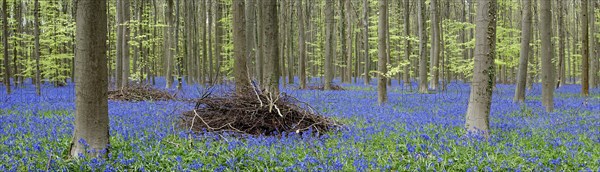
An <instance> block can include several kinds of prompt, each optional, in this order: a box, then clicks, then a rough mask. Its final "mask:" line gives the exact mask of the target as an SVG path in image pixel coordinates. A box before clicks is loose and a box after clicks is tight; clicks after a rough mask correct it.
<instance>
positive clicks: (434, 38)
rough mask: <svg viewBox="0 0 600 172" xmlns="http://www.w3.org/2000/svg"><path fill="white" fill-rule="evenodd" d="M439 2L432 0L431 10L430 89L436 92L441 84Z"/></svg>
mask: <svg viewBox="0 0 600 172" xmlns="http://www.w3.org/2000/svg"><path fill="white" fill-rule="evenodd" d="M436 1H437V0H430V5H431V8H430V9H429V10H430V11H431V51H430V54H431V55H430V57H429V63H430V64H429V69H430V73H431V74H432V75H431V76H432V77H431V81H430V83H429V87H430V88H431V89H433V90H436V89H437V87H438V82H439V78H438V77H439V73H440V72H439V58H440V57H439V56H440V51H439V48H440V37H439V34H440V31H439V21H438V14H437V13H438V12H437V2H436Z"/></svg>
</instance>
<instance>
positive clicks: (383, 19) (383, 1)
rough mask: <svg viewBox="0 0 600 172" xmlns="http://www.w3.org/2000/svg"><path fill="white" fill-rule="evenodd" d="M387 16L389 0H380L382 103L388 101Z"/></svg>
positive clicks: (379, 41) (380, 102)
mask: <svg viewBox="0 0 600 172" xmlns="http://www.w3.org/2000/svg"><path fill="white" fill-rule="evenodd" d="M387 17H388V2H387V0H379V26H378V27H377V31H378V34H377V39H378V40H377V42H378V44H377V49H378V53H377V54H378V58H379V60H378V62H377V63H378V65H377V68H378V69H377V70H378V71H379V74H378V76H379V81H378V82H377V93H378V94H377V95H378V96H377V102H379V105H382V104H384V103H386V102H387V78H386V74H387V53H388V51H387V48H388V47H387V33H388V31H387V25H388V24H387V22H388V20H387Z"/></svg>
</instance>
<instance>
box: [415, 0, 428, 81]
mask: <svg viewBox="0 0 600 172" xmlns="http://www.w3.org/2000/svg"><path fill="white" fill-rule="evenodd" d="M418 3H419V5H418V7H417V8H418V11H419V12H418V15H419V17H418V20H419V59H420V60H419V92H420V93H427V91H428V88H427V57H426V56H427V54H426V51H425V48H427V35H426V33H425V0H419V2H418Z"/></svg>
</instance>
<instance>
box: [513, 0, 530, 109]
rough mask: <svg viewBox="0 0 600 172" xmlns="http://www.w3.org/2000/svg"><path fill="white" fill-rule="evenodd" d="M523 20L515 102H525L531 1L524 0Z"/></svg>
mask: <svg viewBox="0 0 600 172" xmlns="http://www.w3.org/2000/svg"><path fill="white" fill-rule="evenodd" d="M521 14H522V15H523V19H522V20H521V51H520V53H521V54H520V55H521V56H520V58H519V71H518V72H519V73H518V75H517V86H516V88H515V97H514V98H513V101H514V102H520V103H523V102H524V101H525V85H526V82H527V62H528V58H529V51H530V50H531V46H530V45H529V43H530V40H531V19H532V15H531V0H523V12H522V13H521Z"/></svg>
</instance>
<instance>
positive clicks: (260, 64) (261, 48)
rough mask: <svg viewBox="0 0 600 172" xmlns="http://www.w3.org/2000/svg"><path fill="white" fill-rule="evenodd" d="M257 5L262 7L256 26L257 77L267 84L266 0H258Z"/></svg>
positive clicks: (262, 83) (263, 83) (263, 84)
mask: <svg viewBox="0 0 600 172" xmlns="http://www.w3.org/2000/svg"><path fill="white" fill-rule="evenodd" d="M256 3H257V6H259V7H261V8H258V11H257V15H258V20H257V24H256V28H257V29H258V32H257V34H258V35H257V37H258V40H257V41H258V44H257V45H258V47H257V55H256V61H255V63H256V77H257V80H258V81H259V83H260V84H261V85H262V86H266V85H267V84H266V83H265V82H267V81H266V80H265V79H266V75H265V65H264V62H265V41H264V39H265V33H264V25H265V24H264V23H265V20H264V18H265V17H264V16H265V13H264V11H265V10H264V9H263V8H262V7H263V6H264V4H265V3H264V0H258V1H257V2H256Z"/></svg>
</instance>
